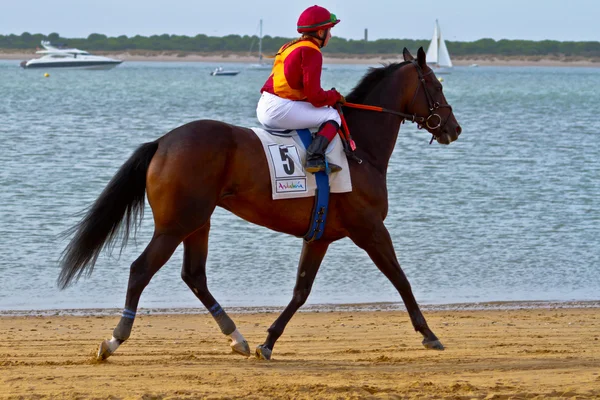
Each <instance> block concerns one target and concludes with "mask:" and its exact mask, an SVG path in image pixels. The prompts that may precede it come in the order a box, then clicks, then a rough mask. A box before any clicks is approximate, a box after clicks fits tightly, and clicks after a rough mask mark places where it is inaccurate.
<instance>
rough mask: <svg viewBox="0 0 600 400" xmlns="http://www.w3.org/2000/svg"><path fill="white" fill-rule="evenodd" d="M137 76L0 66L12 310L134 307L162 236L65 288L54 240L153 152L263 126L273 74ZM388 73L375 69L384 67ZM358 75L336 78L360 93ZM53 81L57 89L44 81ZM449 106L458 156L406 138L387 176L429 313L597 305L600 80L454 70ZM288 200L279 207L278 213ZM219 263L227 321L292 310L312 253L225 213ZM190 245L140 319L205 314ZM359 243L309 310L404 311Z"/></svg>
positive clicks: (559, 71)
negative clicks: (208, 126) (143, 147)
mask: <svg viewBox="0 0 600 400" xmlns="http://www.w3.org/2000/svg"><path fill="white" fill-rule="evenodd" d="M221 65H223V66H224V67H227V69H239V70H241V73H240V74H239V75H237V76H234V77H213V76H210V75H209V73H210V72H211V71H212V70H213V69H214V68H215V67H216V66H217V64H214V63H191V62H190V63H185V62H182V63H173V62H171V63H168V62H126V63H124V64H123V65H121V66H119V67H117V68H115V69H114V70H111V71H75V70H71V71H54V70H52V71H35V70H33V71H32V70H22V69H20V68H19V67H18V62H16V61H0V310H27V309H66V308H112V307H122V305H123V303H124V299H125V292H126V287H127V280H128V275H129V266H130V264H131V262H132V261H133V260H135V258H137V256H138V255H139V254H140V253H141V252H142V250H143V249H144V247H145V246H146V244H147V243H148V241H149V238H150V237H151V235H152V231H153V222H152V213H151V210H150V209H149V207H147V208H146V215H145V218H144V221H143V224H142V227H141V230H140V231H139V232H138V234H137V237H136V239H135V241H130V243H129V245H128V247H127V248H126V249H125V250H124V251H123V252H122V253H121V254H120V256H119V251H118V250H116V251H115V252H113V253H112V255H111V254H106V253H104V254H103V255H101V257H100V258H99V260H98V263H97V265H96V268H95V270H94V273H93V275H92V276H91V277H90V278H87V279H82V280H81V281H79V282H78V283H77V284H75V285H73V286H72V287H70V288H68V289H67V290H64V291H58V289H57V287H56V278H57V276H58V274H59V265H58V259H59V257H60V254H61V251H62V250H63V249H64V247H65V246H66V244H67V239H64V238H61V237H60V235H59V234H60V233H61V232H63V231H64V230H66V229H67V228H69V227H70V226H72V225H73V224H75V223H76V222H77V221H78V220H79V218H80V216H78V212H80V211H81V210H83V209H85V208H86V207H88V206H90V204H91V203H92V202H93V201H94V200H95V199H96V198H97V197H98V195H99V194H100V192H101V191H102V189H103V188H104V186H105V185H106V184H107V182H108V181H109V180H110V178H111V177H112V176H113V175H114V174H115V172H116V170H117V169H118V168H119V166H120V165H122V164H123V163H124V162H125V160H126V159H127V158H128V157H129V156H130V154H131V153H132V152H133V151H134V149H135V148H136V147H137V146H138V145H140V144H141V143H144V142H148V141H152V140H155V139H156V138H158V137H160V136H161V135H163V134H165V133H166V132H168V131H169V130H171V129H173V128H175V127H177V126H179V125H182V124H184V123H186V122H190V121H193V120H196V119H204V118H209V119H217V120H223V121H226V122H229V123H232V124H238V125H242V126H248V127H252V126H257V125H258V121H257V120H256V114H255V107H256V103H257V101H258V98H259V95H260V94H259V89H260V87H261V86H262V84H263V83H264V81H265V80H266V78H267V76H268V74H269V71H264V70H263V71H261V70H251V69H247V67H246V66H244V65H243V64H225V63H223V64H221ZM375 66H376V65H375ZM367 70H368V66H364V65H329V66H328V69H327V70H326V71H324V72H323V76H322V86H323V87H324V88H330V87H336V88H337V89H338V90H339V91H340V92H342V93H348V92H349V91H350V90H351V89H352V88H353V87H354V85H355V84H356V83H357V82H358V81H359V80H360V78H361V77H362V76H363V75H364V74H365V73H366V72H367ZM45 72H49V73H50V77H48V78H45V77H44V73H45ZM443 78H444V82H443V85H444V92H445V94H446V97H447V99H448V101H449V102H450V104H452V106H453V108H454V112H455V115H456V118H457V119H458V121H459V122H460V124H461V126H462V128H463V133H462V135H461V136H460V139H459V140H458V141H457V142H455V143H452V144H451V145H449V146H442V145H439V144H436V143H434V144H432V145H429V144H428V142H429V139H430V135H428V134H427V133H426V132H425V131H420V130H417V129H416V127H415V126H413V125H411V124H405V125H403V126H402V128H401V131H400V134H399V137H398V141H397V144H396V148H395V151H394V154H393V156H392V159H391V161H390V166H389V169H388V190H389V203H390V208H389V213H388V217H387V219H386V222H385V223H386V226H387V227H388V229H389V230H390V233H391V236H392V239H393V241H394V246H395V249H396V252H397V255H398V259H399V261H400V264H401V265H402V268H403V270H404V271H405V273H406V275H407V276H408V278H409V280H410V282H411V284H412V288H413V291H414V293H415V296H416V298H417V300H418V301H419V302H420V303H421V304H447V303H454V302H484V301H509V300H542V301H554V300H558V301H561V300H597V299H599V298H600V273H599V272H600V271H599V269H600V268H599V267H600V206H599V204H598V203H599V199H600V147H599V146H598V141H599V139H600V118H598V113H599V111H598V104H600V91H599V90H598V88H599V87H600V68H545V67H522V68H521V67H480V68H461V67H456V68H454V71H453V72H452V73H451V74H450V75H444V76H443ZM281 201H285V200H281ZM209 245H210V250H209V256H208V264H207V275H208V284H209V288H210V290H211V291H212V293H213V295H214V296H215V298H216V299H217V300H218V301H219V302H220V303H221V304H222V305H223V306H224V307H227V306H229V307H233V306H241V307H243V306H284V305H286V304H287V303H288V301H289V300H290V298H291V295H292V288H293V286H294V281H295V276H296V267H297V263H298V258H299V256H300V250H301V247H302V241H301V239H298V238H295V237H291V236H286V235H283V234H280V233H276V232H272V231H269V230H267V229H265V228H262V227H258V226H255V225H252V224H250V223H247V222H245V221H243V220H241V219H239V218H238V217H236V216H234V215H232V214H229V213H228V212H226V211H224V210H222V209H217V210H216V212H215V213H214V215H213V217H212V228H211V235H210V242H209ZM181 253H182V252H181V247H180V248H179V249H178V250H177V251H176V253H175V254H174V255H173V257H172V258H171V260H170V261H169V262H168V263H167V264H166V265H165V266H164V267H163V268H162V269H161V270H160V271H159V272H158V273H157V274H156V276H155V277H154V279H153V280H152V282H151V284H150V285H149V286H148V287H147V288H146V290H145V291H144V294H143V295H142V299H141V303H140V306H141V307H156V308H167V307H199V309H202V305H201V304H200V302H199V301H198V300H197V299H196V298H195V296H194V295H193V293H192V292H191V291H190V290H189V289H188V288H187V286H186V285H185V284H184V283H183V281H182V280H181V278H180V270H181V264H182V254H181ZM399 301H401V299H400V297H399V295H398V293H397V292H396V291H395V289H394V288H393V287H392V285H391V284H390V283H389V281H387V279H386V278H385V277H384V276H383V275H382V274H381V272H379V270H378V269H377V268H376V267H375V265H374V264H373V262H372V261H371V260H370V259H369V257H368V256H367V255H366V254H365V253H364V252H363V251H362V250H360V249H359V248H357V247H356V246H355V245H354V244H353V243H352V242H351V241H350V240H348V239H344V240H340V241H338V242H336V243H334V244H332V245H331V247H330V250H329V252H328V254H327V256H326V257H325V259H324V261H323V264H322V266H321V269H320V271H319V273H318V275H317V278H316V281H315V285H314V287H313V291H312V293H311V296H310V298H309V300H308V303H310V304H325V303H329V304H341V303H364V302H399Z"/></svg>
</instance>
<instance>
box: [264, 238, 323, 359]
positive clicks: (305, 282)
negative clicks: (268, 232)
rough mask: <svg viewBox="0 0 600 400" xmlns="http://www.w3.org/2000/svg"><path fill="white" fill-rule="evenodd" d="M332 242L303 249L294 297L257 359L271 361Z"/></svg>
mask: <svg viewBox="0 0 600 400" xmlns="http://www.w3.org/2000/svg"><path fill="white" fill-rule="evenodd" d="M330 243H331V242H326V241H320V240H317V241H315V242H311V243H306V242H304V245H303V247H302V254H301V255H300V263H299V264H298V274H297V275H296V286H294V295H293V296H292V300H291V301H290V303H289V304H288V306H287V307H286V308H285V310H283V312H282V313H281V315H280V316H279V318H277V319H276V320H275V322H274V323H273V325H271V327H270V328H269V329H268V330H267V332H269V334H268V335H267V340H266V341H265V342H264V343H263V344H261V345H259V346H258V347H257V348H256V357H257V358H261V359H263V360H270V359H271V353H272V352H273V346H275V342H276V341H277V339H279V337H280V336H281V335H282V334H283V331H284V329H285V326H286V325H287V323H288V322H289V321H290V319H292V317H293V316H294V314H295V313H296V311H298V309H299V308H300V307H301V306H302V305H303V304H304V303H305V302H306V299H308V295H309V294H310V289H311V288H312V285H313V282H314V281H315V277H316V276H317V272H318V271H319V267H320V266H321V261H323V257H325V253H326V252H327V248H328V247H329V244H330Z"/></svg>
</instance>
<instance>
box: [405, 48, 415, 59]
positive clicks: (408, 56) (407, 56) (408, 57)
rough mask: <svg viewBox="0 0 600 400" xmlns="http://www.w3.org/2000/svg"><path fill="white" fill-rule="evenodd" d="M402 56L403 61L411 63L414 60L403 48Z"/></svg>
mask: <svg viewBox="0 0 600 400" xmlns="http://www.w3.org/2000/svg"><path fill="white" fill-rule="evenodd" d="M402 56H404V61H412V60H414V59H415V58H414V57H413V55H412V54H410V51H408V49H407V48H406V47H405V48H404V50H402Z"/></svg>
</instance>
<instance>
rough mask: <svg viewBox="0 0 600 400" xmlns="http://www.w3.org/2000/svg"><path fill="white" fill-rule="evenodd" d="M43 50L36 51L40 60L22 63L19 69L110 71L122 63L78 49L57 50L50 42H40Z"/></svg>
mask: <svg viewBox="0 0 600 400" xmlns="http://www.w3.org/2000/svg"><path fill="white" fill-rule="evenodd" d="M42 46H43V47H44V50H38V51H36V54H42V57H40V58H34V59H32V60H29V61H23V62H22V63H21V67H23V68H26V69H29V68H77V69H111V68H114V67H116V66H117V65H119V64H121V63H122V62H123V61H121V60H115V59H113V58H108V57H103V56H95V55H92V54H90V53H88V52H87V51H83V50H79V49H68V48H58V47H55V46H52V45H51V44H50V42H46V41H42Z"/></svg>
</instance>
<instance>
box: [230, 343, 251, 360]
mask: <svg viewBox="0 0 600 400" xmlns="http://www.w3.org/2000/svg"><path fill="white" fill-rule="evenodd" d="M230 346H231V350H233V351H234V352H235V353H238V354H241V355H243V356H244V357H250V354H252V353H250V346H248V342H246V341H245V340H244V341H243V342H238V343H232V344H231V345H230Z"/></svg>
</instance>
